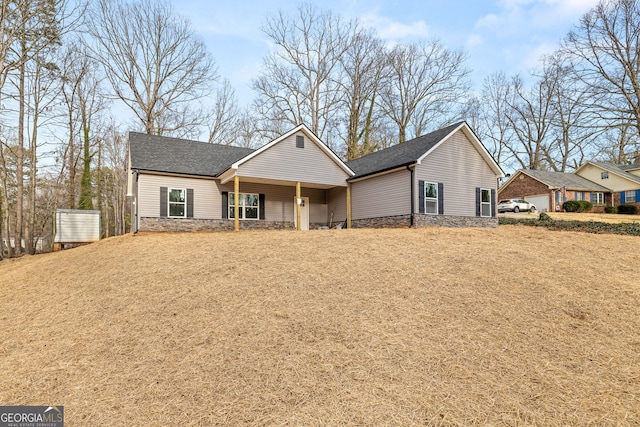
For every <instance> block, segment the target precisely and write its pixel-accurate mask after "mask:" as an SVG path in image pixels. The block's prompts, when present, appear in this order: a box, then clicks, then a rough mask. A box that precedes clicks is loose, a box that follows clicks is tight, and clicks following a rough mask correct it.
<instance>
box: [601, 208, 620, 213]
mask: <svg viewBox="0 0 640 427" xmlns="http://www.w3.org/2000/svg"><path fill="white" fill-rule="evenodd" d="M604 213H610V214H615V213H618V208H616V207H615V206H605V207H604Z"/></svg>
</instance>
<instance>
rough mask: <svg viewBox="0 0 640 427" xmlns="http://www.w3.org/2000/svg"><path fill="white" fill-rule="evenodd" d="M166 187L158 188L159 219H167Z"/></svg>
mask: <svg viewBox="0 0 640 427" xmlns="http://www.w3.org/2000/svg"><path fill="white" fill-rule="evenodd" d="M167 194H168V192H167V187H160V217H162V218H166V217H167V203H168V200H167Z"/></svg>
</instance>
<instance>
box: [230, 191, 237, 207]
mask: <svg viewBox="0 0 640 427" xmlns="http://www.w3.org/2000/svg"><path fill="white" fill-rule="evenodd" d="M235 200H236V193H229V206H233V205H234V204H235Z"/></svg>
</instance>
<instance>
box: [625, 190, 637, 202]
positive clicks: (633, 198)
mask: <svg viewBox="0 0 640 427" xmlns="http://www.w3.org/2000/svg"><path fill="white" fill-rule="evenodd" d="M625 199H626V200H625V202H626V203H634V202H635V201H636V192H635V191H627V194H626V195H625Z"/></svg>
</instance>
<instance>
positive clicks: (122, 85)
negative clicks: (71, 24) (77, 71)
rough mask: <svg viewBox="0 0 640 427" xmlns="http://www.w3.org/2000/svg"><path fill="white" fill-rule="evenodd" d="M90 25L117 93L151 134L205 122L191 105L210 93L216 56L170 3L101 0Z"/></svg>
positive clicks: (98, 53) (98, 54)
mask: <svg viewBox="0 0 640 427" xmlns="http://www.w3.org/2000/svg"><path fill="white" fill-rule="evenodd" d="M87 27H88V31H89V34H91V35H92V36H93V40H92V41H91V42H90V43H93V44H90V43H89V44H88V45H89V48H90V50H91V51H92V52H93V54H94V55H95V57H96V58H97V59H98V60H99V61H100V62H101V63H102V65H103V66H104V68H105V71H106V75H107V78H108V79H109V81H110V83H111V85H112V87H113V90H114V91H115V93H116V95H117V98H119V99H120V100H121V101H122V102H124V103H125V104H126V105H127V106H128V107H129V108H130V109H131V110H132V111H133V112H134V113H135V115H136V117H137V118H138V119H139V120H140V122H141V123H142V125H143V126H144V129H145V131H146V132H147V133H151V134H157V135H162V134H174V135H179V134H181V133H180V132H182V134H184V132H185V131H186V132H188V131H191V130H192V129H193V128H194V127H196V126H198V125H200V124H201V118H200V117H199V116H198V114H196V112H197V111H198V109H190V106H192V105H193V103H194V101H196V100H199V99H201V98H203V97H204V96H205V95H207V94H208V93H209V92H210V90H211V83H212V82H213V81H214V80H215V66H214V61H213V59H212V57H211V55H210V54H209V52H208V51H207V49H206V47H205V45H204V43H203V42H202V41H201V40H200V39H199V38H197V37H196V35H195V34H194V32H193V31H192V30H191V28H190V25H189V23H188V22H187V21H186V20H185V19H183V18H180V17H179V16H178V15H176V13H175V12H174V11H173V10H172V8H171V7H170V6H169V4H168V3H166V2H163V1H162V0H159V1H155V0H140V1H135V0H134V1H133V2H127V1H126V0H97V1H96V2H95V7H94V8H92V9H91V10H90V13H89V19H87Z"/></svg>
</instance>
